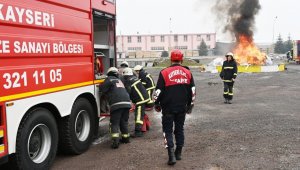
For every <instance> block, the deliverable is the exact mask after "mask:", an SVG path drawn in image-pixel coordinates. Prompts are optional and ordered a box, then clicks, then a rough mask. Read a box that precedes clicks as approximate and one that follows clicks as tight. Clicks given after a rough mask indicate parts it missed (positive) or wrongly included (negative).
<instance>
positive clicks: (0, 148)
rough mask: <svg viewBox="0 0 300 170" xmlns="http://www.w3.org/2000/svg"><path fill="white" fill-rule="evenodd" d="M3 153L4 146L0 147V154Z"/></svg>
mask: <svg viewBox="0 0 300 170" xmlns="http://www.w3.org/2000/svg"><path fill="white" fill-rule="evenodd" d="M3 152H4V145H0V153H3Z"/></svg>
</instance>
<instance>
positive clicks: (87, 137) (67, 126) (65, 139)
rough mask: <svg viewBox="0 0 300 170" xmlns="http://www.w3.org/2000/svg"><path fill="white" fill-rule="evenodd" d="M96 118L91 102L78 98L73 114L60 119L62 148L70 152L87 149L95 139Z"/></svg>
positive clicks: (79, 151)
mask: <svg viewBox="0 0 300 170" xmlns="http://www.w3.org/2000/svg"><path fill="white" fill-rule="evenodd" d="M96 118H97V116H95V114H94V110H93V108H92V105H91V104H90V102H89V101H88V100H87V99H85V98H79V99H77V100H76V101H75V103H74V105H73V108H72V112H71V114H70V115H69V116H66V117H65V118H63V119H61V121H60V125H59V130H60V133H59V134H60V139H61V140H60V144H59V145H60V146H59V148H60V150H61V151H63V152H64V153H68V154H81V153H83V152H84V151H86V150H87V149H88V148H89V146H90V144H91V143H92V140H93V136H94V131H95V127H96V125H95V122H96V121H94V120H95V119H96Z"/></svg>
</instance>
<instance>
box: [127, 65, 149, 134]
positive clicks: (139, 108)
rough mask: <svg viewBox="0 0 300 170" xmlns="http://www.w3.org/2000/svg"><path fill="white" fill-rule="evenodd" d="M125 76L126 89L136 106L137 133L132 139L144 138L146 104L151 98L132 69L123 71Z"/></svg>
mask: <svg viewBox="0 0 300 170" xmlns="http://www.w3.org/2000/svg"><path fill="white" fill-rule="evenodd" d="M123 76H124V82H125V87H126V89H127V91H128V93H129V95H130V99H131V101H132V102H133V103H134V104H135V133H134V134H133V135H132V137H142V136H143V132H142V126H143V123H144V122H143V120H144V115H145V104H146V103H147V102H148V101H149V100H150V98H149V95H148V93H147V91H146V89H145V87H144V86H143V84H142V82H141V81H140V80H139V79H138V78H137V77H136V76H134V75H133V71H132V69H131V68H125V69H124V70H123Z"/></svg>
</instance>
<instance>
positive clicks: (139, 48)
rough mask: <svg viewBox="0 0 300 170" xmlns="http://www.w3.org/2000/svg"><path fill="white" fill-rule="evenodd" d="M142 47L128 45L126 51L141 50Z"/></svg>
mask: <svg viewBox="0 0 300 170" xmlns="http://www.w3.org/2000/svg"><path fill="white" fill-rule="evenodd" d="M141 50H142V47H128V51H141Z"/></svg>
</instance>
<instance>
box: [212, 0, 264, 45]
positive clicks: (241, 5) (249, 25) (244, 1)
mask: <svg viewBox="0 0 300 170" xmlns="http://www.w3.org/2000/svg"><path fill="white" fill-rule="evenodd" d="M260 9H261V6H260V3H259V0H217V3H216V5H215V6H214V7H213V11H214V12H215V13H216V14H217V17H218V21H225V27H224V32H227V31H228V32H230V33H231V34H232V35H233V36H235V38H236V40H237V41H239V36H240V35H245V36H246V37H248V38H249V40H250V41H252V40H253V33H254V29H255V16H256V14H258V12H259V10H260ZM223 24H224V23H223Z"/></svg>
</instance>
